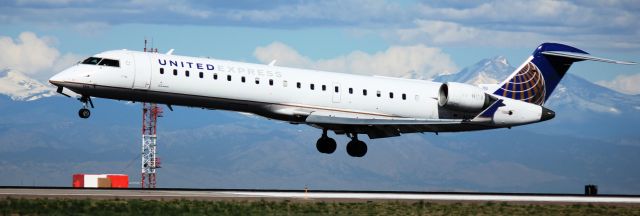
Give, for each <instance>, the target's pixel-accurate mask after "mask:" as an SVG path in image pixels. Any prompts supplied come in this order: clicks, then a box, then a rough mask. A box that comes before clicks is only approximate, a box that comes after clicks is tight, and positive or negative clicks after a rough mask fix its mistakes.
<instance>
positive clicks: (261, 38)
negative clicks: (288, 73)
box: [0, 0, 640, 94]
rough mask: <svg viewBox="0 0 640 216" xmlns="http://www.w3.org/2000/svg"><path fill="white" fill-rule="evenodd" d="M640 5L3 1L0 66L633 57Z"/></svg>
mask: <svg viewBox="0 0 640 216" xmlns="http://www.w3.org/2000/svg"><path fill="white" fill-rule="evenodd" d="M638 14H640V4H638V3H637V1H633V0H629V1H625V0H620V1H617V0H608V1H604V0H603V1H588V0H587V1H457V0H451V1H409V0H405V1H385V0H367V1H365V0H340V1H332V0H327V1H278V0H277V1H257V0H247V1H218V0H213V1H205V0H155V1H151V0H129V1H124V0H114V1H100V0H15V1H11V0H9V1H2V2H0V51H2V52H0V69H5V68H10V69H16V70H19V71H22V72H23V73H24V74H27V75H29V76H32V77H34V78H37V79H40V80H43V81H44V80H47V78H49V77H50V76H51V75H53V74H55V73H56V72H59V71H61V70H63V69H64V68H65V67H68V66H70V65H72V64H74V63H75V62H77V61H78V60H81V59H83V58H86V57H87V56H90V55H93V54H95V53H98V52H101V51H105V50H113V49H130V50H142V48H143V46H144V44H143V41H144V39H145V38H146V39H148V40H149V41H150V46H151V45H152V46H153V47H156V48H158V49H159V50H160V52H166V51H167V50H169V49H175V52H174V54H177V55H189V56H207V57H212V58H220V59H228V60H237V61H246V62H253V63H269V62H271V61H272V60H274V59H277V64H278V65H280V66H292V67H304V68H314V69H319V70H330V71H337V72H345V73H357V74H375V75H384V76H396V77H406V76H408V75H410V74H419V76H418V77H421V78H423V79H429V78H431V77H433V76H435V75H438V74H447V73H455V72H457V71H459V70H460V69H462V68H464V67H465V66H469V65H471V64H473V63H475V62H477V61H480V60H482V59H485V58H490V57H494V56H499V55H501V56H505V57H507V59H508V60H509V61H510V64H512V65H516V66H517V65H519V64H520V63H521V62H522V61H524V60H525V59H526V58H527V57H528V56H529V55H530V54H531V52H533V50H534V49H535V48H536V47H537V46H538V45H539V44H541V43H543V42H560V43H566V44H569V45H572V46H576V47H578V48H580V49H583V50H585V51H587V52H590V53H592V54H594V55H597V56H602V57H607V58H614V59H620V60H630V61H636V62H638V61H640V22H638V20H640V19H639V16H640V15H638ZM571 73H574V74H576V75H578V76H581V77H583V78H586V79H587V80H589V81H592V82H596V83H598V84H600V85H604V86H608V87H610V88H613V89H615V90H618V91H620V92H624V93H628V94H640V85H638V84H637V83H640V67H639V66H637V65H636V66H625V65H612V64H605V63H596V62H584V63H583V62H580V63H577V64H575V65H574V66H573V67H572V70H571Z"/></svg>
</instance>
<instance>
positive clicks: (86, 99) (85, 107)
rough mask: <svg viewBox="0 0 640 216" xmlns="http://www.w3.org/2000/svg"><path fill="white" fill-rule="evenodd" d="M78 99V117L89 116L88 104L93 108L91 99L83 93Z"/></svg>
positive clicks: (84, 117)
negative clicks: (80, 105)
mask: <svg viewBox="0 0 640 216" xmlns="http://www.w3.org/2000/svg"><path fill="white" fill-rule="evenodd" d="M78 100H79V101H80V102H82V108H81V109H80V110H78V116H80V118H83V119H86V118H89V116H91V111H89V105H91V108H94V107H93V101H91V97H89V96H85V95H83V96H82V97H80V98H79V99H78Z"/></svg>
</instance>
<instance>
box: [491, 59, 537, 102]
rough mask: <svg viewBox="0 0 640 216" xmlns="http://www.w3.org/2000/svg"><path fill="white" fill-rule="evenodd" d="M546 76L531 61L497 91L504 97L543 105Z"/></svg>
mask: <svg viewBox="0 0 640 216" xmlns="http://www.w3.org/2000/svg"><path fill="white" fill-rule="evenodd" d="M545 91H546V90H545V87H544V77H543V76H542V73H541V72H540V69H538V67H537V66H536V65H535V64H533V62H529V63H527V64H525V65H524V67H522V69H520V71H518V73H516V74H515V75H514V76H513V77H512V78H511V79H510V80H509V81H508V82H507V83H505V84H504V85H503V86H502V87H500V90H499V91H498V92H497V93H498V94H499V95H502V96H503V97H507V98H511V99H515V100H521V101H525V102H529V103H533V104H538V105H543V104H544V101H545V95H546V92H545Z"/></svg>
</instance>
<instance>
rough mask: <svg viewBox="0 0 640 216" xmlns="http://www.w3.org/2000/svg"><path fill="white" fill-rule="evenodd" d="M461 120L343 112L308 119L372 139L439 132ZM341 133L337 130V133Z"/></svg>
mask: <svg viewBox="0 0 640 216" xmlns="http://www.w3.org/2000/svg"><path fill="white" fill-rule="evenodd" d="M462 122H463V120H460V119H420V118H402V117H380V116H374V115H362V114H358V115H353V114H347V113H341V112H322V111H320V112H313V113H311V114H310V115H309V116H307V118H306V123H307V124H314V125H321V126H329V127H330V128H349V129H351V130H356V131H358V132H359V133H365V134H367V135H368V136H369V138H371V139H375V138H384V137H393V136H400V134H401V133H417V132H430V131H432V132H437V131H438V130H439V129H438V128H440V127H447V126H450V125H460V124H462ZM338 132H339V131H337V130H336V133H338Z"/></svg>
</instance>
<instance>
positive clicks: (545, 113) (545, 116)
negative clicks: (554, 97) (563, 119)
mask: <svg viewBox="0 0 640 216" xmlns="http://www.w3.org/2000/svg"><path fill="white" fill-rule="evenodd" d="M554 117H556V112H554V111H553V110H550V109H547V108H545V107H542V115H541V116H540V120H541V121H546V120H549V119H552V118H554Z"/></svg>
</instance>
